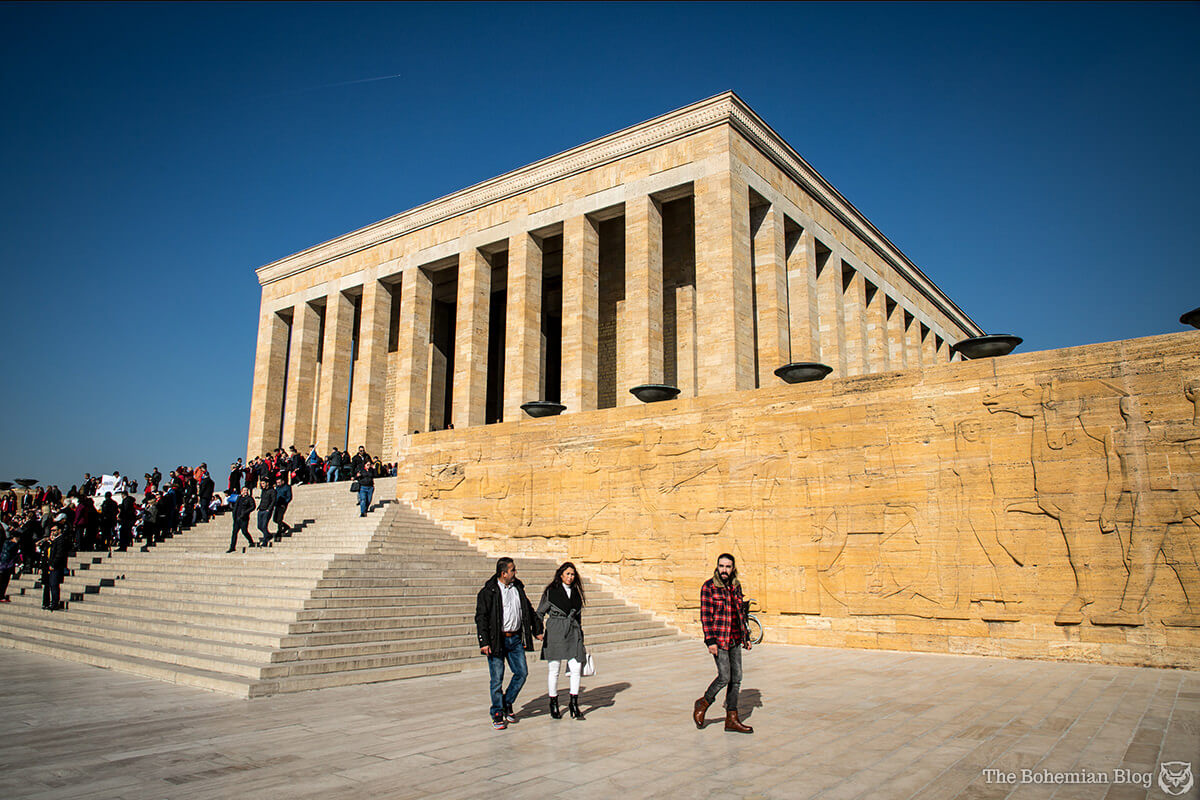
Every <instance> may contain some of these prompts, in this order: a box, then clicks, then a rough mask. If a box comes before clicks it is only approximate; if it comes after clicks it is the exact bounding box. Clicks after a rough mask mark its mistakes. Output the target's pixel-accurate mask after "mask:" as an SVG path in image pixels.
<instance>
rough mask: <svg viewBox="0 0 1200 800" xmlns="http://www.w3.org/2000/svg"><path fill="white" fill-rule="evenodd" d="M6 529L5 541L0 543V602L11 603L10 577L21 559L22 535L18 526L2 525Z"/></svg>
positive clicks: (0, 528) (1, 528) (2, 528)
mask: <svg viewBox="0 0 1200 800" xmlns="http://www.w3.org/2000/svg"><path fill="white" fill-rule="evenodd" d="M0 530H3V531H4V543H3V545H0V603H10V602H12V601H11V600H9V599H8V579H9V578H11V577H12V574H13V570H15V569H16V568H17V564H18V563H19V562H20V559H21V535H20V534H19V533H18V532H17V529H16V528H8V527H5V526H3V525H0Z"/></svg>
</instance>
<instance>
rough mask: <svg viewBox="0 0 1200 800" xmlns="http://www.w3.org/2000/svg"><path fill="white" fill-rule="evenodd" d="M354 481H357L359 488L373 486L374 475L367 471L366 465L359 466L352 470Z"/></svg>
mask: <svg viewBox="0 0 1200 800" xmlns="http://www.w3.org/2000/svg"><path fill="white" fill-rule="evenodd" d="M354 480H356V481H358V485H359V486H374V485H375V473H374V472H372V471H371V470H369V469H367V466H366V464H359V465H358V467H357V468H355V470H354Z"/></svg>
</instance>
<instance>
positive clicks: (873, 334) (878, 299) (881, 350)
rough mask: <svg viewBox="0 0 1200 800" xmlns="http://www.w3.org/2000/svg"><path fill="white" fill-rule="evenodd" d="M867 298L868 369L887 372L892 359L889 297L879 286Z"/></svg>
mask: <svg viewBox="0 0 1200 800" xmlns="http://www.w3.org/2000/svg"><path fill="white" fill-rule="evenodd" d="M869 292H870V296H869V297H868V298H867V316H866V322H867V371H868V372H886V371H887V369H888V363H889V360H890V352H889V350H888V342H887V297H886V295H884V293H883V290H882V289H880V288H879V287H877V286H876V287H871V288H870V289H869Z"/></svg>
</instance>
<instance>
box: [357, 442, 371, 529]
mask: <svg viewBox="0 0 1200 800" xmlns="http://www.w3.org/2000/svg"><path fill="white" fill-rule="evenodd" d="M354 480H356V481H358V512H359V513H358V515H359V516H360V517H365V516H366V515H367V509H369V508H370V507H371V498H372V497H374V496H375V463H374V462H373V461H371V457H370V456H367V457H366V458H365V459H363V460H362V461H361V462H359V464H358V466H357V467H356V468H355V470H354Z"/></svg>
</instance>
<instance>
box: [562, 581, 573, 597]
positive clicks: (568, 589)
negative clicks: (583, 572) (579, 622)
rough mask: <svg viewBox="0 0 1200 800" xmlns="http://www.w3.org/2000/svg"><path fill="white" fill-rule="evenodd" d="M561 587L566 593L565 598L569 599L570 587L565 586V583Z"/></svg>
mask: <svg viewBox="0 0 1200 800" xmlns="http://www.w3.org/2000/svg"><path fill="white" fill-rule="evenodd" d="M562 587H563V589H564V590H565V591H566V593H567V599H568V600H570V599H571V587H570V586H567V585H566V584H565V583H564V584H563V585H562Z"/></svg>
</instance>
